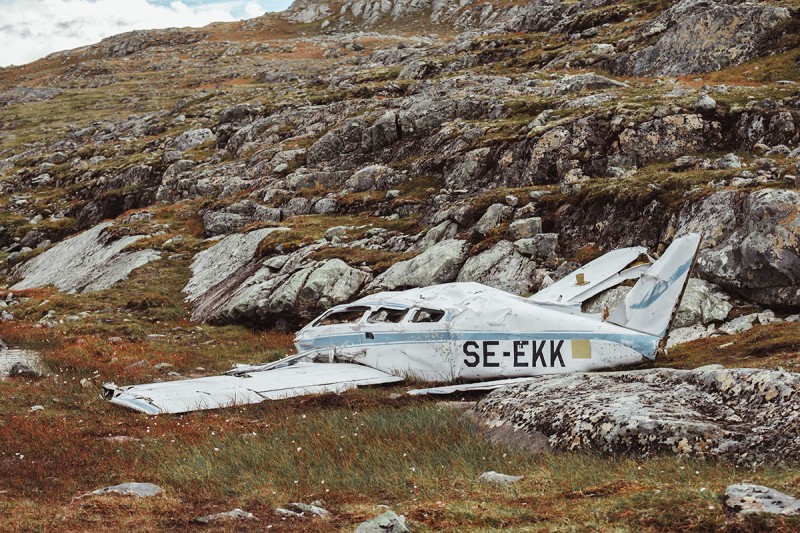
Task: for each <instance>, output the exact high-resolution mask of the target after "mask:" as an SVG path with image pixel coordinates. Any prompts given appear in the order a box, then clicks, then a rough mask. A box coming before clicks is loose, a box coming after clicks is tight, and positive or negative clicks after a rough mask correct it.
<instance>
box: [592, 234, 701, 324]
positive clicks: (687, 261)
mask: <svg viewBox="0 0 800 533" xmlns="http://www.w3.org/2000/svg"><path fill="white" fill-rule="evenodd" d="M699 247H700V236H699V235H697V234H695V233H690V234H689V235H685V236H683V237H680V238H678V239H675V240H674V241H673V242H672V244H671V245H670V246H669V248H667V249H666V251H665V252H664V253H663V254H662V255H661V257H660V258H659V259H658V261H656V262H655V263H653V266H651V267H650V268H649V269H648V270H647V272H645V273H644V274H642V277H641V278H640V279H639V281H638V282H636V285H634V286H633V288H632V289H631V290H630V292H628V294H627V295H626V296H625V298H624V299H623V300H622V301H621V302H620V303H619V304H617V306H616V307H614V309H613V310H612V311H611V313H610V314H609V315H608V318H607V321H608V322H611V323H612V324H617V325H618V326H622V327H625V328H628V329H632V330H635V331H640V332H642V333H647V334H649V335H655V336H657V337H662V338H663V337H666V335H667V332H668V331H669V327H670V325H671V324H672V319H673V317H674V315H675V312H676V311H677V309H678V304H679V303H680V301H681V297H682V296H683V290H684V289H685V288H686V283H687V281H688V280H689V273H690V272H691V270H692V266H693V265H694V261H695V258H696V257H697V250H698V249H699Z"/></svg>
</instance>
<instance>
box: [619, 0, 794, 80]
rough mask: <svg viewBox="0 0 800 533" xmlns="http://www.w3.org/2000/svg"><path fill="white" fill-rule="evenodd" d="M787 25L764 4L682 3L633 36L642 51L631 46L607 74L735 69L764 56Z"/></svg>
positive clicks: (784, 16)
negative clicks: (640, 44)
mask: <svg viewBox="0 0 800 533" xmlns="http://www.w3.org/2000/svg"><path fill="white" fill-rule="evenodd" d="M790 20H791V14H790V12H789V10H788V9H786V8H785V7H778V6H775V5H770V4H768V3H755V2H740V1H730V0H682V1H680V2H676V3H675V4H673V5H672V6H671V7H670V8H669V9H667V10H666V11H664V12H663V13H661V14H660V15H659V16H658V17H656V18H655V20H653V22H651V23H650V24H648V25H646V26H645V27H644V28H643V29H642V30H641V31H640V32H639V33H638V34H636V35H635V36H634V37H633V40H634V41H638V42H641V43H643V44H644V46H642V47H638V46H636V45H634V46H633V47H632V48H633V51H631V52H629V53H626V54H623V55H621V56H620V57H619V58H617V59H616V60H615V61H614V62H613V65H612V70H614V72H617V73H619V74H627V75H632V76H642V75H662V76H663V75H681V74H691V73H695V72H711V71H714V70H720V69H723V68H725V67H728V66H730V65H738V64H740V63H743V62H745V61H748V60H750V59H753V58H754V57H757V56H758V55H759V54H763V53H765V52H767V51H768V49H769V45H770V43H771V42H772V41H773V40H774V39H775V37H776V36H779V35H780V34H781V29H782V28H783V27H785V26H786V25H787V23H788V22H789V21H790ZM653 39H655V41H654V42H653ZM650 43H652V44H650Z"/></svg>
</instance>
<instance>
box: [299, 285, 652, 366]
mask: <svg viewBox="0 0 800 533" xmlns="http://www.w3.org/2000/svg"><path fill="white" fill-rule="evenodd" d="M433 303H434V302H431V305H433ZM506 303H507V302H502V303H501V304H500V305H498V306H497V308H496V309H492V308H487V309H485V310H483V311H482V312H481V313H480V314H475V313H473V312H472V311H471V310H469V309H447V308H445V309H442V310H441V311H442V316H441V317H439V319H438V320H437V321H436V322H415V321H414V317H415V316H416V314H417V313H418V312H419V310H420V309H425V308H423V307H421V306H408V307H404V306H401V305H394V306H392V307H394V308H395V310H396V313H397V314H398V315H399V314H401V313H404V316H403V317H402V319H400V320H398V321H397V322H391V323H387V322H371V321H370V317H374V316H375V314H376V313H378V312H379V310H381V309H387V307H388V305H389V304H387V302H385V301H380V302H375V303H369V302H361V301H359V302H354V304H351V305H348V306H339V307H336V308H333V309H332V310H330V311H329V312H328V313H326V314H324V315H322V317H321V318H319V319H317V320H316V321H314V322H312V323H311V324H310V325H309V326H306V327H305V328H303V329H302V330H300V332H298V335H297V338H296V340H295V342H296V345H297V349H298V351H301V352H304V351H309V350H313V351H316V352H317V353H318V354H319V356H322V358H326V357H327V358H329V359H330V360H338V361H347V362H354V363H359V364H363V365H366V366H370V367H373V368H376V369H378V370H381V371H383V372H387V373H390V374H393V375H397V376H403V377H412V378H417V379H421V380H425V381H441V382H444V381H452V380H454V379H458V378H463V379H487V378H512V377H527V376H535V375H540V374H554V373H564V372H581V371H590V370H602V369H608V368H618V367H620V366H624V365H631V364H637V363H641V362H642V361H643V360H645V359H652V358H653V357H654V356H655V351H656V348H657V346H658V341H659V339H658V338H657V337H654V336H651V335H647V334H643V333H638V332H634V331H631V330H627V329H625V328H621V327H619V326H615V325H613V324H607V323H604V322H602V321H599V320H597V319H596V318H595V317H588V316H581V315H575V314H569V313H565V312H561V311H557V310H553V309H551V308H548V307H545V306H540V305H536V304H533V303H531V302H529V301H525V300H522V299H520V301H514V302H513V304H514V305H513V306H512V307H506V305H505V304H506ZM348 310H355V312H351V315H350V316H349V317H346V318H349V321H348V322H346V323H327V322H326V320H325V319H326V317H330V316H336V313H341V314H342V315H343V316H345V314H346V313H347V312H348ZM469 313H473V314H475V316H474V317H471V316H469ZM465 315H467V316H465ZM473 318H474V320H473ZM493 318H494V319H495V320H493ZM525 324H528V325H529V327H528V328H523V327H521V326H522V325H525ZM465 326H467V327H465Z"/></svg>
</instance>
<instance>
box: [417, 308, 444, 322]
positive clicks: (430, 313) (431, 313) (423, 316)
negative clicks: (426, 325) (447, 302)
mask: <svg viewBox="0 0 800 533" xmlns="http://www.w3.org/2000/svg"><path fill="white" fill-rule="evenodd" d="M443 316H444V311H439V310H438V309H418V310H417V311H416V312H415V313H414V317H413V318H412V319H411V321H412V322H439V321H440V320H441V319H442V317H443Z"/></svg>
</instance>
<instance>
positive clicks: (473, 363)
mask: <svg viewBox="0 0 800 533" xmlns="http://www.w3.org/2000/svg"><path fill="white" fill-rule="evenodd" d="M468 348H472V349H473V350H475V351H474V352H471V351H469V349H468ZM477 350H478V343H477V342H475V341H469V342H465V343H464V355H466V356H467V358H464V364H465V365H467V366H468V367H470V368H475V367H476V366H478V363H480V362H481V356H480V354H479V353H478V352H477ZM469 357H474V359H473V360H472V361H470V360H469V359H468V358H469Z"/></svg>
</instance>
